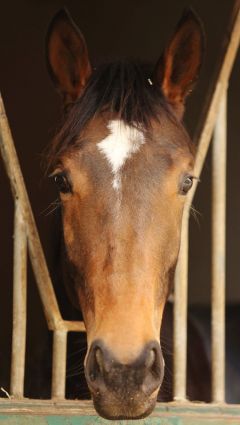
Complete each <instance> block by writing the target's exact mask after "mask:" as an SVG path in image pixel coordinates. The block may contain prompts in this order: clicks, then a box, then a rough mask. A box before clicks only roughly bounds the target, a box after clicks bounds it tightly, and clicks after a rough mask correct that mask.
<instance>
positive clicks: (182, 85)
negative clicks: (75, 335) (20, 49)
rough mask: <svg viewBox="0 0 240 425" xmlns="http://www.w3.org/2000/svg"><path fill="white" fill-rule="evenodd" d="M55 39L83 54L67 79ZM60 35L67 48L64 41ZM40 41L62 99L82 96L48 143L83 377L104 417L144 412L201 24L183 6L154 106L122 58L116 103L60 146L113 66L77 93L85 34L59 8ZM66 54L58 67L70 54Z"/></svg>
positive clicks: (154, 385) (178, 209)
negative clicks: (79, 326) (81, 331)
mask: <svg viewBox="0 0 240 425" xmlns="http://www.w3.org/2000/svg"><path fill="white" fill-rule="evenodd" d="M63 32H64V37H63ZM71 34H72V36H71ZM71 38H72V41H71ZM56 40H57V41H56ZM66 40H68V42H67V44H68V46H67V47H66ZM69 40H70V41H69ZM61 43H62V45H61V52H62V55H63V57H64V49H65V50H66V49H68V50H69V49H70V51H71V53H73V54H74V55H75V56H76V52H78V53H79V54H80V52H82V55H80V56H79V57H78V65H76V61H75V66H76V68H74V67H73V66H71V73H72V74H71V75H69V73H68V74H67V77H66V75H64V78H63V76H62V68H61V67H60V68H59V64H58V57H59V56H58V55H57V53H56V46H59V44H61ZM69 43H70V45H71V43H72V44H73V45H74V46H72V45H71V46H70V47H71V48H70V47H69ZM193 44H194V45H195V49H193ZM48 45H49V66H50V67H51V73H52V74H54V81H55V83H56V82H57V85H59V87H60V88H61V91H62V93H65V94H64V99H65V104H67V103H68V102H69V99H72V100H74V99H75V98H76V97H78V96H80V95H81V97H80V100H79V103H76V104H75V105H74V106H73V107H72V108H71V110H70V112H69V116H68V118H67V122H68V124H67V127H66V128H65V130H63V131H62V133H61V142H59V141H58V143H57V145H58V155H57V161H56V164H55V169H54V172H53V175H54V176H55V181H56V183H57V185H58V188H59V192H60V197H61V204H62V221H63V232H64V242H65V248H66V253H67V257H68V262H69V274H70V275H71V278H72V279H71V280H72V287H71V288H69V292H71V294H72V296H73V298H74V303H75V304H76V303H77V304H78V305H79V307H80V308H81V310H82V313H83V316H84V322H85V325H86V330H87V339H88V353H87V356H86V359H85V373H86V378H87V381H88V385H89V388H90V390H91V393H92V396H93V400H94V404H95V407H96V409H97V411H98V412H99V413H100V414H101V415H102V416H104V417H106V418H139V417H144V416H146V415H147V414H149V413H150V412H151V411H152V409H153V407H154V405H155V402H156V397H157V393H158V391H159V388H160V386H161V382H162V379H163V373H164V361H163V358H162V353H161V347H160V341H159V336H160V327H161V319H162V313H163V309H164V305H165V302H166V298H167V295H168V293H169V290H170V285H171V281H172V278H173V274H174V270H175V266H176V261H177V256H178V251H179V245H180V232H181V218H182V212H183V206H184V200H185V195H186V193H187V191H188V190H189V189H190V188H191V184H192V169H193V162H194V155H193V150H192V147H191V143H190V141H189V138H188V136H187V134H186V132H185V131H184V129H183V127H182V124H181V123H180V117H181V116H182V111H183V106H182V105H183V100H184V98H185V97H186V94H187V92H188V90H189V87H190V85H192V81H193V79H194V78H195V74H196V72H197V71H198V68H199V61H200V54H199V52H200V50H201V46H202V37H201V30H200V26H199V23H198V21H197V20H196V18H195V17H194V16H193V15H192V13H189V14H188V15H185V16H184V18H183V19H182V21H181V23H180V24H179V26H178V29H177V31H176V33H175V35H174V37H173V40H172V41H171V43H170V44H169V46H168V48H167V50H166V52H167V53H166V52H165V54H164V56H163V58H162V59H161V61H159V63H158V64H157V67H156V69H155V73H154V76H153V81H154V85H156V86H159V85H161V87H162V93H163V94H164V95H165V100H164V102H163V103H162V105H160V104H159V107H158V108H153V109H151V107H150V106H151V102H154V104H155V103H156V101H157V99H158V96H159V102H160V94H159V93H158V94H157V95H156V93H155V92H152V90H157V88H156V89H155V87H154V88H152V87H151V86H150V87H147V86H146V87H145V88H144V90H143V91H142V89H141V88H138V86H139V85H140V82H141V81H140V80H141V79H139V77H138V73H137V72H135V73H134V72H130V69H131V70H132V68H131V67H129V66H125V68H124V71H123V67H122V66H121V67H120V68H121V73H120V74H121V75H124V81H125V82H124V84H125V85H127V88H126V90H125V91H124V87H123V98H124V101H123V104H121V101H120V100H119V99H118V100H117V103H115V106H114V107H112V108H110V107H109V102H106V105H102V106H103V107H99V106H98V105H97V106H98V107H97V108H96V110H95V111H94V113H92V114H90V115H91V116H89V119H87V120H85V123H84V125H81V126H80V127H81V128H80V129H79V131H75V134H74V137H72V138H71V140H73V139H74V143H73V142H72V143H69V144H67V143H66V140H65V142H64V137H63V136H64V135H65V136H66V135H67V136H66V137H67V138H69V131H70V130H73V127H74V126H75V130H76V128H77V129H78V123H77V121H76V120H77V115H78V113H79V107H80V110H81V111H82V114H83V113H86V109H85V106H84V105H85V103H86V108H87V105H88V104H89V102H86V100H89V99H91V97H92V98H94V99H101V98H102V97H103V94H105V97H107V94H106V93H107V91H105V92H103V93H102V94H101V93H98V90H97V89H96V87H98V86H99V87H101V89H102V83H103V81H104V78H105V80H107V81H108V80H109V78H110V75H111V73H112V72H113V66H110V67H109V68H108V71H109V70H110V73H109V74H106V70H105V74H104V75H105V76H104V78H102V77H103V75H101V78H100V77H99V76H96V77H94V76H93V79H92V81H91V80H90V82H89V86H87V88H86V91H85V92H84V90H83V86H84V82H85V81H86V80H87V78H89V75H88V74H89V73H90V71H89V70H90V65H89V63H88V59H87V51H86V47H85V42H84V40H83V38H82V36H81V35H80V33H79V32H78V30H77V29H76V27H75V26H74V25H73V23H72V21H70V20H69V17H68V16H67V15H64V14H63V12H62V13H61V14H60V15H59V16H58V18H55V20H54V21H53V24H52V25H51V30H50V33H49V36H48ZM181 46H182V49H183V56H184V60H183V62H182V61H181V60H180V54H179V48H180V47H181ZM80 47H81V49H80ZM176 50H178V55H175V51H176ZM73 54H72V56H73ZM175 56H176V57H177V59H176V61H177V63H175V62H174V61H175V59H174V58H175ZM196 56H197V57H196ZM66 57H67V60H66V63H65V68H67V66H68V65H69V60H70V59H69V57H70V56H69V55H68V56H66ZM56 58H57V59H56ZM61 61H63V58H61ZM183 63H184V65H185V67H186V68H185V73H183ZM79 64H80V65H79ZM177 66H178V67H179V73H180V74H181V75H178V73H177V68H176V67H177ZM78 68H79V69H78ZM69 69H70V67H69ZM114 69H115V71H116V65H115V68H114ZM65 70H66V69H65ZM130 74H131V76H130V78H129V75H130ZM186 74H187V76H186ZM73 76H74V78H73ZM117 76H118V77H119V75H118V74H117V73H115V77H114V80H113V82H112V84H113V86H114V85H115V86H116V87H117V88H118V87H119V85H120V84H121V81H120V80H121V78H119V81H117ZM67 78H68V79H67ZM131 78H133V81H131ZM134 82H135V83H134ZM98 83H99V84H98ZM132 84H133V86H134V84H135V86H134V87H135V88H132ZM147 84H148V83H147ZM70 86H71V90H70V89H69V87H70ZM136 87H137V88H136ZM66 88H67V95H66ZM99 90H100V89H99ZM127 93H128V96H127ZM129 93H130V95H132V96H133V98H134V99H135V100H134V102H136V104H135V105H134V102H131V100H129ZM152 93H155V94H152ZM117 95H118V96H119V91H116V92H115V91H114V90H112V92H111V96H112V99H110V100H112V101H113V100H114V96H115V97H116V96H117ZM111 96H110V97H111ZM144 96H145V97H144ZM161 96H162V94H161ZM120 97H121V96H120ZM162 98H163V96H162ZM166 98H167V101H166ZM143 99H145V111H146V115H147V118H148V123H147V125H145V121H144V120H142V121H141V119H140V118H139V119H138V117H139V116H140V115H139V113H138V112H139V111H140V110H141V107H142V110H144V104H142V105H141V104H140V103H141V102H140V101H142V100H143ZM119 104H120V107H119ZM146 104H147V105H148V104H149V108H146ZM82 105H83V106H82ZM116 105H118V106H116ZM136 105H137V106H136ZM138 106H139V108H140V109H138ZM124 108H125V109H124ZM124 111H125V112H126V114H124ZM134 111H135V112H134ZM149 111H150V112H149ZM131 113H132V117H131ZM129 114H130V118H129ZM80 115H81V114H80ZM79 119H80V120H81V118H79ZM69 123H71V124H69ZM64 145H65V148H64Z"/></svg>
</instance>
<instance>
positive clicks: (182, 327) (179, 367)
mask: <svg viewBox="0 0 240 425" xmlns="http://www.w3.org/2000/svg"><path fill="white" fill-rule="evenodd" d="M183 214H184V216H183V222H182V234H181V249H180V252H179V257H178V264H177V268H176V273H175V282H174V284H175V286H174V316H173V351H174V356H173V370H174V375H173V384H174V400H176V401H184V400H185V399H186V382H187V353H186V347H187V301H188V296H187V295H188V294H187V291H188V209H187V208H185V209H184V213H183Z"/></svg>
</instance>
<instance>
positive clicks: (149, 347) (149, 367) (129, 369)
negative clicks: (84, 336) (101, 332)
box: [85, 340, 164, 396]
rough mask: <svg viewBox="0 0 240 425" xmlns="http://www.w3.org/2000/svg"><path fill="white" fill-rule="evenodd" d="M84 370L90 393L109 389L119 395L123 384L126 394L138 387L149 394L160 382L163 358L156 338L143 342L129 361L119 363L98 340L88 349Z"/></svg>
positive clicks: (145, 393)
mask: <svg viewBox="0 0 240 425" xmlns="http://www.w3.org/2000/svg"><path fill="white" fill-rule="evenodd" d="M85 372H86V378H87V381H88V385H89V387H90V390H92V391H93V392H94V393H97V394H100V393H102V392H105V391H112V392H114V393H117V394H119V395H120V394H121V393H124V391H126V388H127V391H128V394H134V393H135V392H139V391H140V392H141V393H142V394H144V395H145V396H150V395H151V394H152V393H153V392H154V391H155V390H156V389H157V388H159V387H160V385H161V383H162V380H163V373H164V361H163V357H162V352H161V348H160V345H159V343H158V342H157V341H156V342H155V341H151V342H149V343H147V344H146V345H145V347H144V348H143V350H142V352H141V354H140V355H139V356H138V358H136V359H135V360H134V361H133V362H131V363H129V364H122V363H121V362H119V361H118V360H117V359H116V358H115V357H114V356H113V354H112V353H111V351H110V350H109V349H108V348H107V347H106V346H105V345H104V343H103V341H100V340H98V341H95V342H93V343H92V346H91V348H90V350H89V354H88V358H87V362H86V369H85Z"/></svg>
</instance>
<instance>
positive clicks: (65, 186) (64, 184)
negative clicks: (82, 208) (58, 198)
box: [53, 173, 72, 193]
mask: <svg viewBox="0 0 240 425" xmlns="http://www.w3.org/2000/svg"><path fill="white" fill-rule="evenodd" d="M53 178H54V183H55V184H56V186H57V188H58V190H59V192H61V193H69V192H72V188H71V185H70V183H69V181H68V178H67V176H66V174H65V173H58V174H55V176H54V177H53Z"/></svg>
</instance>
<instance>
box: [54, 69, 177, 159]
mask: <svg viewBox="0 0 240 425" xmlns="http://www.w3.org/2000/svg"><path fill="white" fill-rule="evenodd" d="M162 108H164V109H165V110H167V111H168V110H169V108H168V104H167V101H166V100H165V98H164V96H163V95H162V93H161V90H160V89H159V88H158V87H156V86H155V85H153V84H152V81H151V80H150V75H149V73H148V72H147V71H146V69H144V67H143V66H140V65H139V64H136V63H132V62H125V61H124V62H123V61H118V62H113V63H109V64H105V65H102V66H101V67H100V68H98V69H97V70H95V71H94V72H93V74H92V76H91V78H90V79H89V82H88V84H87V87H86V88H85V91H84V93H83V95H82V96H81V97H80V99H79V100H77V101H76V102H75V103H74V104H73V105H72V106H71V108H70V110H69V113H68V115H67V118H66V119H65V123H64V125H63V126H62V128H61V130H60V131H59V133H58V134H57V136H56V137H55V139H54V141H53V143H52V145H51V149H50V151H49V154H48V162H49V165H53V163H54V162H55V161H56V160H57V157H58V156H59V155H60V154H61V153H63V152H64V151H65V150H66V149H68V148H70V147H71V146H74V144H75V143H76V140H77V139H78V137H79V134H80V133H81V131H82V130H83V128H84V127H85V125H86V124H87V123H88V122H89V121H90V120H91V119H92V118H93V117H94V116H96V115H97V114H98V113H100V112H101V111H109V112H112V113H117V114H118V117H119V119H121V120H123V121H124V122H125V123H126V124H128V125H131V126H135V127H141V128H146V129H147V128H149V126H150V121H151V120H152V119H155V120H157V119H158V118H159V114H160V110H161V109H162Z"/></svg>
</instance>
